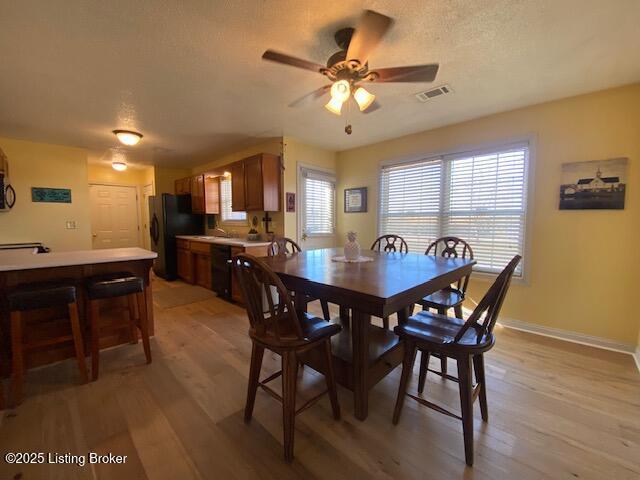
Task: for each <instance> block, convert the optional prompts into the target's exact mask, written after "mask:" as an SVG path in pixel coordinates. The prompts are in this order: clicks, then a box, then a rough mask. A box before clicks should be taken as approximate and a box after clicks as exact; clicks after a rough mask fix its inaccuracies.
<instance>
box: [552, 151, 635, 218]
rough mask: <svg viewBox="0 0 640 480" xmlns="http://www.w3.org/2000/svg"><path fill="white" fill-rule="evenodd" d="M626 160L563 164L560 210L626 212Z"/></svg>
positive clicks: (616, 159) (615, 159) (614, 159)
mask: <svg viewBox="0 0 640 480" xmlns="http://www.w3.org/2000/svg"><path fill="white" fill-rule="evenodd" d="M627 163H628V159H626V158H613V159H610V160H594V161H589V162H574V163H563V164H562V185H560V210H592V209H597V210H623V209H624V195H625V190H626V186H627Z"/></svg>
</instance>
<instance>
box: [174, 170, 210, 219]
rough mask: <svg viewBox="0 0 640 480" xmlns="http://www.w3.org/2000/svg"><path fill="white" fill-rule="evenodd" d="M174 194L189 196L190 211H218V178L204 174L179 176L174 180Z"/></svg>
mask: <svg viewBox="0 0 640 480" xmlns="http://www.w3.org/2000/svg"><path fill="white" fill-rule="evenodd" d="M175 190H176V195H190V196H191V212H192V213H208V214H219V213H220V179H219V178H209V177H207V176H206V175H195V176H193V177H187V178H180V179H178V180H176V181H175Z"/></svg>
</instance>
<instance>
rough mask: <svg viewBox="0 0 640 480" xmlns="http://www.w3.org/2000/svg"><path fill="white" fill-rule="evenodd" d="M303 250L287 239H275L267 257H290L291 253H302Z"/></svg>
mask: <svg viewBox="0 0 640 480" xmlns="http://www.w3.org/2000/svg"><path fill="white" fill-rule="evenodd" d="M301 251H302V248H300V245H298V244H297V243H296V242H294V241H293V240H291V239H290V238H287V237H281V238H274V239H273V241H272V242H271V243H270V244H269V246H268V247H267V255H268V256H270V257H275V256H276V255H289V254H291V253H298V252H301Z"/></svg>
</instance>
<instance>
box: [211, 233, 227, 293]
mask: <svg viewBox="0 0 640 480" xmlns="http://www.w3.org/2000/svg"><path fill="white" fill-rule="evenodd" d="M211 289H212V290H213V291H214V292H216V293H217V294H218V296H219V297H223V298H231V246H230V245H217V244H212V245H211Z"/></svg>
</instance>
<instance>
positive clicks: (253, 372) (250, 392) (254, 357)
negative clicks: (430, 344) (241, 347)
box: [244, 343, 264, 423]
mask: <svg viewBox="0 0 640 480" xmlns="http://www.w3.org/2000/svg"><path fill="white" fill-rule="evenodd" d="M263 356H264V347H262V346H260V345H258V344H256V343H253V345H252V347H251V367H249V388H248V389H247V403H246V405H245V407H244V421H245V422H247V423H248V422H250V421H251V416H252V415H253V405H254V404H255V403H256V392H257V391H258V385H259V384H260V369H261V368H262V357H263Z"/></svg>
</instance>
